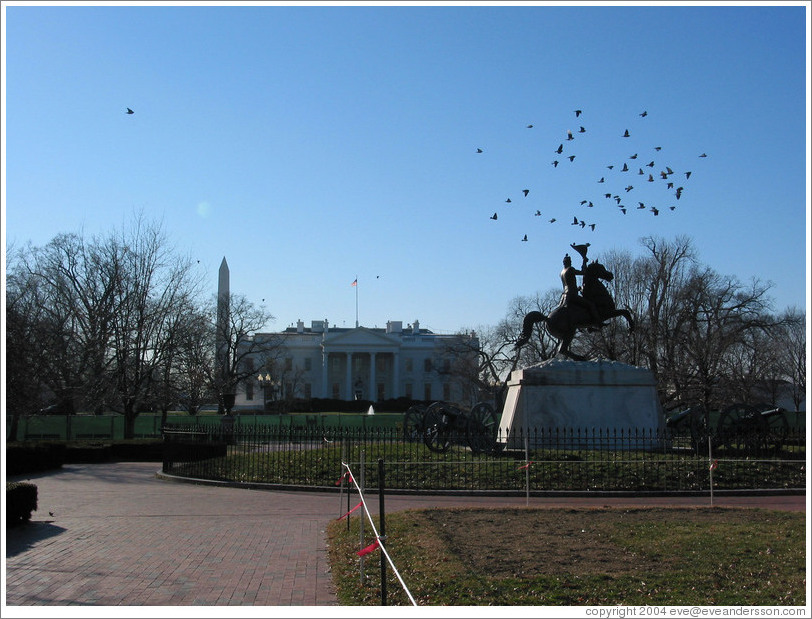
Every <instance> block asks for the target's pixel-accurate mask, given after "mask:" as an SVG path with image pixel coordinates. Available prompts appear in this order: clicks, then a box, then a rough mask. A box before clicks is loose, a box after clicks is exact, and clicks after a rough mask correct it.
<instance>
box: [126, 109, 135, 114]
mask: <svg viewBox="0 0 812 619" xmlns="http://www.w3.org/2000/svg"><path fill="white" fill-rule="evenodd" d="M127 113H128V114H135V112H133V111H132V110H131V109H130V108H127Z"/></svg>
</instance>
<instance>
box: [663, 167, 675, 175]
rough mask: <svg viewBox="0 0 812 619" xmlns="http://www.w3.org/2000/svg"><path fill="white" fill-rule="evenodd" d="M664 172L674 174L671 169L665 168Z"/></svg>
mask: <svg viewBox="0 0 812 619" xmlns="http://www.w3.org/2000/svg"><path fill="white" fill-rule="evenodd" d="M665 171H666V172H668V173H669V174H673V173H674V170H672V169H671V168H669V167H668V166H665Z"/></svg>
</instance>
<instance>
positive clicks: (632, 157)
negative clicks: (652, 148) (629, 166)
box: [629, 153, 637, 159]
mask: <svg viewBox="0 0 812 619" xmlns="http://www.w3.org/2000/svg"><path fill="white" fill-rule="evenodd" d="M629 159H637V153H635V154H633V155H632V156H631V157H629Z"/></svg>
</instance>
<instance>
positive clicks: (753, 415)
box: [717, 404, 770, 449]
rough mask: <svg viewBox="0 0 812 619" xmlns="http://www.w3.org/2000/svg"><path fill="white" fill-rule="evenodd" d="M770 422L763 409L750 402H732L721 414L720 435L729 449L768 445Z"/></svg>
mask: <svg viewBox="0 0 812 619" xmlns="http://www.w3.org/2000/svg"><path fill="white" fill-rule="evenodd" d="M769 429H770V428H769V423H768V422H767V419H766V418H765V417H764V416H763V415H762V414H761V411H760V410H759V409H758V408H756V407H755V406H752V405H750V404H731V405H730V406H728V407H727V408H726V409H724V410H723V411H722V414H721V415H720V416H719V426H718V431H717V433H718V436H719V440H720V441H721V444H722V445H724V446H725V447H727V448H728V449H735V448H744V449H754V448H756V449H761V448H764V447H766V440H767V436H768V434H769Z"/></svg>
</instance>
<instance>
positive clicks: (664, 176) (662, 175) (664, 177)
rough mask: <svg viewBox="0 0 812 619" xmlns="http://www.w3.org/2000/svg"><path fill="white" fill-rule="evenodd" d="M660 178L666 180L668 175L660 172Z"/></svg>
mask: <svg viewBox="0 0 812 619" xmlns="http://www.w3.org/2000/svg"><path fill="white" fill-rule="evenodd" d="M660 176H661V177H662V178H663V180H666V179H668V174H666V173H665V172H660Z"/></svg>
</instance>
